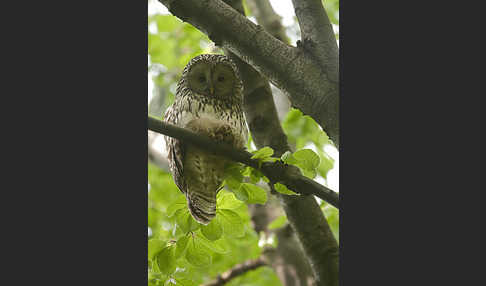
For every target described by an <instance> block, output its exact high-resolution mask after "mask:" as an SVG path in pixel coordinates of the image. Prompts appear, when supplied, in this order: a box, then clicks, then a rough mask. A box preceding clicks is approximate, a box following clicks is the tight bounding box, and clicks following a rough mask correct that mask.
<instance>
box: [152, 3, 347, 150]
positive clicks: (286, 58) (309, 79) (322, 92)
mask: <svg viewBox="0 0 486 286" xmlns="http://www.w3.org/2000/svg"><path fill="white" fill-rule="evenodd" d="M160 2H161V3H162V4H164V5H165V6H166V7H167V8H168V10H169V11H170V12H171V13H172V14H173V15H175V16H177V17H179V18H180V19H182V20H183V21H187V22H189V23H191V24H192V25H194V26H195V27H197V28H198V29H199V30H201V31H202V32H204V33H205V34H207V35H208V37H209V38H210V39H211V40H212V41H214V42H215V44H216V45H218V46H221V47H223V48H226V49H228V50H229V51H231V52H232V53H234V54H236V55H237V56H238V57H239V58H241V59H242V60H243V61H245V62H246V63H248V64H250V65H251V66H252V67H254V68H255V69H256V70H257V71H258V72H260V73H262V74H263V75H265V77H266V78H268V79H269V80H270V81H271V82H272V83H274V84H275V85H276V86H277V87H279V88H280V89H281V90H283V91H285V92H286V93H287V95H288V96H289V98H290V101H291V102H292V105H293V106H294V107H296V108H299V109H300V110H301V111H302V112H303V113H304V114H308V115H310V116H311V117H312V118H314V119H315V120H316V122H318V123H319V124H320V125H321V127H322V128H323V129H324V130H325V131H326V133H327V134H328V135H329V137H330V139H331V140H332V141H333V142H334V143H335V144H336V146H338V147H339V116H338V112H339V108H338V104H339V99H338V96H339V89H338V87H339V84H338V80H337V79H338V75H337V74H336V75H328V74H327V72H328V70H327V69H323V68H322V66H321V65H320V64H319V62H318V61H317V60H316V58H315V57H314V56H313V55H312V54H311V53H310V52H309V50H307V49H306V48H305V47H306V46H305V45H302V46H301V47H292V46H289V45H287V44H285V43H283V42H281V41H280V40H278V39H277V38H275V37H273V36H272V35H270V34H269V33H268V32H266V31H265V30H264V29H263V28H262V27H261V26H259V25H255V24H254V23H252V22H251V21H250V20H248V19H247V18H246V17H244V16H243V15H241V14H240V13H239V12H238V11H236V10H235V9H233V8H231V7H230V6H229V5H227V4H226V3H224V2H222V1H220V0H205V1H201V0H160ZM231 2H232V1H231ZM336 58H337V57H336Z"/></svg>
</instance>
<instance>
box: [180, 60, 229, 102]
mask: <svg viewBox="0 0 486 286" xmlns="http://www.w3.org/2000/svg"><path fill="white" fill-rule="evenodd" d="M188 83H189V87H190V88H191V90H192V91H194V92H197V93H199V94H203V95H206V96H215V97H219V98H225V97H228V96H231V95H232V94H233V87H234V83H235V74H234V72H233V69H232V68H231V67H230V66H229V65H227V64H217V65H216V66H215V67H211V65H210V64H209V63H205V62H201V63H199V64H197V65H195V66H194V67H192V68H191V70H190V71H189V74H188Z"/></svg>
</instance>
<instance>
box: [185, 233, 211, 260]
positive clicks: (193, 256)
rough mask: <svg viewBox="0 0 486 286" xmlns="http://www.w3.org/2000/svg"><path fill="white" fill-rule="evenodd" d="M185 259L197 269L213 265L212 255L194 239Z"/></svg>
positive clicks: (190, 242) (189, 244) (191, 240)
mask: <svg viewBox="0 0 486 286" xmlns="http://www.w3.org/2000/svg"><path fill="white" fill-rule="evenodd" d="M185 257H186V260H187V261H188V262H189V263H191V264H192V265H194V266H197V267H202V266H209V265H210V264H211V255H210V254H209V252H208V251H207V250H206V249H204V247H203V246H202V245H201V244H197V243H196V241H195V240H194V238H191V239H190V241H189V243H188V246H187V250H186V256H185Z"/></svg>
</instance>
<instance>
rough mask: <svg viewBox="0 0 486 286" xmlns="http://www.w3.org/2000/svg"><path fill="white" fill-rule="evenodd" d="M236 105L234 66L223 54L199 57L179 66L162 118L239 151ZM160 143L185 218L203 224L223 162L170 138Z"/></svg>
mask: <svg viewBox="0 0 486 286" xmlns="http://www.w3.org/2000/svg"><path fill="white" fill-rule="evenodd" d="M242 101H243V84H242V81H241V79H240V77H239V74H238V70H237V68H236V66H235V64H234V63H233V62H232V61H231V60H230V59H229V58H228V57H226V56H224V55H209V54H205V55H199V56H197V57H195V58H193V59H192V60H190V61H189V63H188V64H187V65H186V67H185V68H184V71H183V72H182V77H181V79H180V81H179V83H178V85H177V90H176V95H175V100H174V103H173V104H172V105H171V106H170V107H169V108H168V109H167V112H166V113H165V116H164V120H165V121H166V122H168V123H171V124H174V125H176V126H179V127H182V128H186V129H189V130H191V131H193V132H196V133H199V134H204V135H206V136H209V137H211V138H212V139H213V140H215V141H218V142H224V143H227V144H230V145H232V146H233V147H235V148H238V149H243V148H244V146H245V143H246V141H247V134H248V131H247V128H246V122H245V117H244V115H243V111H242ZM165 141H166V144H167V150H168V160H169V168H170V171H171V173H172V176H173V177H174V181H175V183H176V185H177V186H178V187H179V189H180V190H181V191H182V193H184V194H185V195H186V198H187V205H188V208H189V211H190V213H191V215H192V216H193V217H194V219H195V220H197V221H198V222H200V223H202V224H208V223H209V222H210V221H211V219H212V218H214V216H215V215H216V194H217V193H218V191H219V190H220V187H221V184H222V182H223V179H224V178H223V176H224V168H225V165H226V164H227V163H228V161H227V160H226V159H224V158H222V157H219V156H215V155H212V154H209V153H207V152H205V151H203V150H201V149H200V148H198V147H196V146H194V145H188V144H186V143H185V142H183V141H180V140H177V139H175V138H172V137H168V136H166V137H165Z"/></svg>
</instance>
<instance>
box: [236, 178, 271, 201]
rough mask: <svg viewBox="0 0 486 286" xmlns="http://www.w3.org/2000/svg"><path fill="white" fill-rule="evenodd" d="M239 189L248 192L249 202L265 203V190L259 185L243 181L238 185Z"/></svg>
mask: <svg viewBox="0 0 486 286" xmlns="http://www.w3.org/2000/svg"><path fill="white" fill-rule="evenodd" d="M240 189H241V190H245V191H246V193H247V194H248V201H247V203H249V204H262V205H263V204H265V203H266V202H267V192H266V191H265V190H264V189H262V188H260V187H259V186H256V185H253V184H248V183H243V184H241V186H240Z"/></svg>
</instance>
